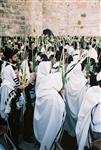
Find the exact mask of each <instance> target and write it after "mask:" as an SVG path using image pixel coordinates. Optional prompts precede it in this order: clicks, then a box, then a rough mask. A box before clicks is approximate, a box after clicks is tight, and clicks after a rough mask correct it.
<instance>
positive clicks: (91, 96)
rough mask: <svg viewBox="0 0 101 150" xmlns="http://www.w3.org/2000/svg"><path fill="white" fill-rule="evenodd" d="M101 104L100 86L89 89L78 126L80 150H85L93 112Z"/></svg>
mask: <svg viewBox="0 0 101 150" xmlns="http://www.w3.org/2000/svg"><path fill="white" fill-rule="evenodd" d="M99 103H101V88H100V87H99V86H94V87H91V88H89V89H88V91H87V93H86V95H85V97H84V100H83V103H82V105H81V108H80V112H79V114H78V121H77V125H76V137H77V142H78V150H83V149H84V146H85V144H86V142H87V136H88V130H89V126H90V122H91V111H92V109H93V108H94V107H95V106H96V105H97V104H99ZM99 119H100V117H99Z"/></svg>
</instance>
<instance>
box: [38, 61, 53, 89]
mask: <svg viewBox="0 0 101 150" xmlns="http://www.w3.org/2000/svg"><path fill="white" fill-rule="evenodd" d="M50 70H51V62H50V61H42V62H41V63H40V64H39V66H38V70H37V80H36V89H37V86H38V85H39V82H40V80H41V79H42V77H45V76H47V75H48V74H49V73H50Z"/></svg>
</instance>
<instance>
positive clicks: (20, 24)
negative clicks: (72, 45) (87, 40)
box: [0, 0, 101, 36]
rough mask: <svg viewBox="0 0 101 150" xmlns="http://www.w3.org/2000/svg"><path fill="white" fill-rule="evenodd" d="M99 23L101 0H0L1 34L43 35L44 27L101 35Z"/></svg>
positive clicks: (67, 31) (100, 18)
mask: <svg viewBox="0 0 101 150" xmlns="http://www.w3.org/2000/svg"><path fill="white" fill-rule="evenodd" d="M100 24H101V2H100V0H0V36H5V35H7V36H14V35H35V34H37V35H40V34H41V33H42V30H43V29H45V28H49V29H51V30H52V31H53V32H54V33H55V35H67V34H70V35H88V36H90V35H91V36H92V35H93V36H99V35H100V34H101V25H100ZM34 31H36V33H35V32H34Z"/></svg>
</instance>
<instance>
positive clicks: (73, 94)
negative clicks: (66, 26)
mask: <svg viewBox="0 0 101 150" xmlns="http://www.w3.org/2000/svg"><path fill="white" fill-rule="evenodd" d="M0 73H1V76H0V121H1V122H3V123H5V124H6V123H7V125H8V126H9V129H10V133H9V136H10V137H11V139H12V141H13V143H14V145H15V146H16V148H17V149H21V148H20V147H19V144H20V143H19V136H20V135H22V136H23V139H24V140H25V141H27V142H35V141H34V140H35V138H36V140H37V143H38V145H39V148H38V149H40V150H52V149H54V147H55V142H56V141H57V140H58V139H59V137H60V135H61V132H62V131H61V129H62V130H63V129H64V130H66V131H67V133H68V134H69V135H71V136H72V137H76V141H77V149H78V150H84V148H85V147H87V148H88V149H89V148H91V147H92V143H93V142H94V141H95V140H98V139H101V116H100V115H101V39H100V37H83V36H81V37H76V36H74V37H71V36H67V37H55V36H54V35H52V34H51V35H48V34H45V33H44V34H43V35H42V36H40V37H34V38H33V37H26V38H25V39H24V40H23V38H22V37H18V38H11V37H7V38H4V37H3V38H2V40H1V48H0Z"/></svg>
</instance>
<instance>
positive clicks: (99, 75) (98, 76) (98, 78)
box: [96, 71, 101, 87]
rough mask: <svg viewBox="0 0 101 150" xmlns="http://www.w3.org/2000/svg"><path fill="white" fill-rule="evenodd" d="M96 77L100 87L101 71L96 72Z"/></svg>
mask: <svg viewBox="0 0 101 150" xmlns="http://www.w3.org/2000/svg"><path fill="white" fill-rule="evenodd" d="M96 79H97V82H98V84H99V86H100V87H101V71H100V72H99V73H98V75H97V77H96Z"/></svg>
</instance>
